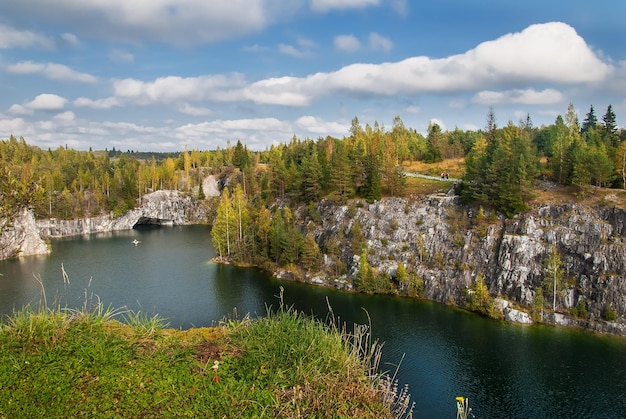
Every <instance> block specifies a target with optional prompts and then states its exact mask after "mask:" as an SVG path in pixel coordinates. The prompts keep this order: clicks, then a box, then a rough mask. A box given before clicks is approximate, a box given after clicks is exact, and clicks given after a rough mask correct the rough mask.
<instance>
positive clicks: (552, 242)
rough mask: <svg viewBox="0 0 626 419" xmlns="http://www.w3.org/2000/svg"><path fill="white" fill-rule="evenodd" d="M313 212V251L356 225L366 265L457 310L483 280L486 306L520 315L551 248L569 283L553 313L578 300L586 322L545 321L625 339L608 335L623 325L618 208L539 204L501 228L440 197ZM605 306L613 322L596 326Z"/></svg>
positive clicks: (624, 279)
mask: <svg viewBox="0 0 626 419" xmlns="http://www.w3.org/2000/svg"><path fill="white" fill-rule="evenodd" d="M351 205H353V204H351ZM319 209H320V212H321V214H322V219H323V222H322V223H321V225H320V226H319V227H318V229H317V231H316V237H317V239H318V243H319V244H320V245H321V244H322V243H323V242H324V240H325V238H327V237H328V236H329V235H335V236H337V235H339V236H342V235H343V236H344V237H345V238H346V239H345V240H346V242H349V240H350V229H351V227H352V224H353V223H355V222H358V223H359V224H360V226H361V229H362V232H363V234H364V235H365V238H366V239H367V241H368V250H369V253H368V261H369V262H370V264H371V265H372V266H374V267H376V268H377V269H379V270H385V271H387V272H388V273H389V274H390V275H391V276H393V275H394V274H395V269H396V268H397V266H398V263H400V262H402V263H403V264H404V265H405V267H406V268H407V270H412V271H414V272H417V273H418V274H419V275H420V277H421V278H422V280H423V283H424V297H425V298H428V299H431V300H435V301H439V302H442V303H456V304H459V303H461V302H462V301H463V299H464V298H465V297H464V296H465V293H466V290H467V289H469V288H471V287H472V285H473V283H474V280H475V278H476V275H478V274H479V273H482V274H483V275H484V278H485V282H486V284H487V286H488V287H489V290H490V294H491V295H492V296H493V297H497V298H502V299H504V300H507V301H510V302H512V303H514V304H515V305H517V306H518V307H521V308H523V309H526V310H527V309H528V308H529V307H530V305H531V304H532V303H533V301H534V299H535V297H536V290H537V287H538V286H540V285H541V284H542V281H544V276H545V273H544V271H545V270H544V263H545V260H546V259H547V258H548V257H549V255H550V251H551V249H552V246H555V247H556V249H557V251H558V254H559V256H560V258H561V263H562V268H563V270H564V278H565V280H566V281H567V283H568V285H567V288H566V289H565V290H564V291H563V293H562V294H561V295H559V296H558V298H557V308H556V311H557V312H560V313H565V314H569V313H570V309H571V308H572V307H575V306H576V305H577V304H578V302H579V301H584V302H585V304H586V307H587V310H588V317H587V318H586V319H575V318H573V317H571V316H565V317H566V318H567V321H564V320H562V317H559V316H552V318H546V319H545V320H546V321H548V322H553V323H559V324H578V325H581V326H583V327H588V328H591V329H594V330H605V331H610V332H612V333H613V332H615V331H616V330H618V331H619V330H624V327H621V328H620V327H617V326H615V324H622V326H623V324H624V323H626V271H625V267H626V240H625V233H626V227H625V226H626V212H625V211H623V210H621V209H618V208H609V207H602V208H589V207H585V206H582V205H577V204H568V205H559V206H548V205H545V206H540V207H538V208H535V209H532V210H530V211H528V212H526V213H524V214H521V215H518V216H517V217H516V218H514V219H510V220H508V219H503V218H496V217H494V216H490V215H489V214H486V215H485V216H484V218H482V219H479V215H478V214H476V213H475V211H473V210H471V209H470V208H468V207H464V206H462V205H460V204H459V202H458V201H457V200H456V198H454V197H447V196H431V197H427V198H424V199H421V200H419V201H418V200H409V199H401V198H386V199H382V200H380V201H377V202H375V203H373V204H367V203H361V204H360V205H356V208H354V207H353V208H349V207H348V206H334V205H332V204H330V203H328V202H322V203H320V205H319ZM481 216H482V214H481ZM339 230H342V231H339ZM348 248H349V246H347V245H346V246H344V249H343V252H344V253H343V255H342V261H343V262H344V263H345V264H346V265H347V268H348V272H352V273H354V272H356V269H357V267H356V266H355V264H358V258H355V257H354V255H352V254H351V253H350V252H349V249H348ZM545 294H546V292H545V291H544V295H545ZM546 300H548V298H546ZM549 301H551V299H550V300H549ZM607 307H611V308H612V309H613V310H615V312H616V313H617V315H618V319H617V322H616V323H614V324H613V325H609V324H608V323H607V322H603V321H602V315H603V313H604V311H605V310H606V309H607ZM505 314H506V313H505ZM516 315H517V314H516ZM522 317H524V316H522ZM524 321H525V322H526V321H527V318H526V317H524Z"/></svg>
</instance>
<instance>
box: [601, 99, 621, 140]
mask: <svg viewBox="0 0 626 419" xmlns="http://www.w3.org/2000/svg"><path fill="white" fill-rule="evenodd" d="M602 121H603V122H604V125H603V127H602V137H603V140H604V143H605V144H606V146H607V147H608V148H609V149H611V150H612V149H614V148H616V147H617V146H618V145H619V144H618V142H619V135H618V134H617V122H616V117H615V112H613V106H612V105H609V106H608V107H607V109H606V113H605V114H604V116H603V117H602Z"/></svg>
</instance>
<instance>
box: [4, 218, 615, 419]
mask: <svg viewBox="0 0 626 419" xmlns="http://www.w3.org/2000/svg"><path fill="white" fill-rule="evenodd" d="M135 239H137V240H139V241H141V244H139V245H137V246H134V245H133V244H132V243H131V242H132V241H133V240H135ZM52 248H53V253H52V254H51V255H50V256H45V257H30V258H24V259H21V260H12V261H4V262H0V273H2V275H3V276H1V277H0V313H1V314H9V313H11V311H12V310H13V308H20V307H22V306H23V305H26V304H33V305H36V304H37V303H38V302H39V301H40V299H41V289H40V286H39V284H38V282H37V280H36V279H35V276H37V277H39V278H41V280H42V282H43V284H44V285H45V290H46V294H47V300H48V304H49V305H51V304H53V302H56V303H57V304H60V305H61V306H71V307H80V306H82V305H83V304H84V303H85V301H89V300H98V299H100V300H101V301H102V302H103V303H104V304H105V305H109V304H110V305H111V306H112V307H114V308H118V307H123V306H126V307H128V308H130V309H133V310H141V311H142V312H145V313H147V314H149V315H153V314H157V313H158V314H159V315H161V316H163V317H166V318H167V319H168V321H169V322H170V324H171V325H172V326H173V327H182V328H187V327H192V326H206V325H211V324H212V323H214V322H216V321H219V320H221V319H222V318H223V317H224V316H230V315H232V313H233V309H235V308H236V309H237V312H238V314H239V317H242V316H243V315H244V314H245V313H251V314H252V315H253V316H254V315H264V314H265V313H266V310H267V306H268V305H271V306H273V307H276V306H278V303H279V300H278V298H277V296H278V294H279V292H280V291H279V288H280V287H281V286H282V287H284V290H285V291H284V296H285V303H286V304H287V305H289V306H291V305H293V306H294V307H295V308H297V309H298V310H301V311H303V312H305V313H308V314H312V315H315V316H317V317H318V318H320V319H327V317H328V316H329V310H328V305H330V306H331V307H332V310H333V313H334V315H335V317H336V318H339V319H340V321H342V322H348V323H349V324H350V323H352V322H356V323H360V324H369V323H370V321H371V327H372V332H373V335H374V336H375V337H376V338H378V339H380V340H381V341H383V342H385V344H384V352H383V353H384V360H383V361H384V362H383V365H382V367H383V369H386V370H389V371H395V369H396V366H397V364H398V363H399V362H400V361H402V364H401V365H400V368H399V370H398V378H399V381H400V383H402V384H404V383H408V384H409V386H410V392H411V395H412V399H413V400H415V401H416V410H415V415H414V416H415V417H420V418H421V417H427V418H430V417H432V418H438V417H454V415H455V403H454V398H455V397H456V396H459V395H463V396H466V397H469V399H470V406H471V407H472V409H473V412H474V413H475V414H476V417H477V418H550V417H553V418H561V417H593V418H612V417H615V418H618V417H623V412H625V411H626V398H625V397H624V395H626V364H625V363H624V362H623V359H624V356H625V355H626V340H624V339H620V338H613V337H605V336H597V335H592V334H590V333H585V332H580V331H576V330H568V329H555V328H552V327H546V326H532V327H524V326H517V325H510V324H505V323H499V322H496V321H492V320H489V319H485V318H482V317H480V316H477V315H474V314H469V313H466V312H463V311H460V310H456V309H451V308H448V307H443V306H441V305H439V304H435V303H431V302H427V301H413V300H409V299H403V298H396V297H389V296H366V295H359V294H348V293H343V292H338V291H334V290H330V289H325V288H318V287H313V286H307V285H303V284H298V283H289V282H279V281H276V280H274V279H271V278H269V277H268V276H267V275H265V274H264V273H262V272H259V271H257V270H255V269H239V268H236V267H233V266H227V265H217V264H213V263H211V262H210V260H211V258H212V257H213V256H214V251H213V249H212V247H211V246H210V234H209V230H208V228H207V227H204V226H189V227H162V228H154V227H152V228H143V229H140V230H132V231H125V232H116V233H110V234H107V235H106V236H102V235H98V236H91V237H80V238H71V239H60V240H55V241H53V243H52ZM62 269H64V270H65V271H66V272H67V275H68V279H69V283H68V282H67V281H65V282H64V280H63V275H62ZM403 356H404V359H403Z"/></svg>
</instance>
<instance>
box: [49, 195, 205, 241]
mask: <svg viewBox="0 0 626 419" xmlns="http://www.w3.org/2000/svg"><path fill="white" fill-rule="evenodd" d="M205 221H206V210H205V209H204V208H203V207H202V206H201V205H198V201H197V200H195V199H194V198H192V197H191V196H189V195H187V194H183V193H181V192H178V191H156V192H153V193H151V194H148V195H144V196H143V197H142V198H141V203H140V206H138V207H137V208H135V209H132V210H130V211H128V212H126V213H125V214H124V215H122V216H120V217H113V216H110V215H103V216H98V217H90V218H80V219H75V220H57V219H45V220H39V221H37V227H38V229H39V232H40V234H41V235H42V236H43V237H65V236H76V235H81V234H91V233H102V232H108V231H116V230H130V229H132V228H133V227H135V226H136V225H140V224H170V225H188V224H197V223H201V222H205Z"/></svg>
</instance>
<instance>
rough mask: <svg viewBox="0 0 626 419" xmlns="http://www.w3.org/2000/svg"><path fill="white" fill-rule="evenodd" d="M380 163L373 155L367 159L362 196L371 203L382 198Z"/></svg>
mask: <svg viewBox="0 0 626 419" xmlns="http://www.w3.org/2000/svg"><path fill="white" fill-rule="evenodd" d="M378 161H379V159H378V157H377V156H375V155H373V154H370V155H369V156H367V158H366V159H365V180H364V182H363V186H362V188H361V195H362V196H363V197H364V198H365V199H366V200H367V201H368V202H370V203H371V202H374V201H377V200H379V199H380V198H382V188H381V176H380V164H379V162H378Z"/></svg>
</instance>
